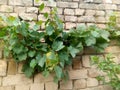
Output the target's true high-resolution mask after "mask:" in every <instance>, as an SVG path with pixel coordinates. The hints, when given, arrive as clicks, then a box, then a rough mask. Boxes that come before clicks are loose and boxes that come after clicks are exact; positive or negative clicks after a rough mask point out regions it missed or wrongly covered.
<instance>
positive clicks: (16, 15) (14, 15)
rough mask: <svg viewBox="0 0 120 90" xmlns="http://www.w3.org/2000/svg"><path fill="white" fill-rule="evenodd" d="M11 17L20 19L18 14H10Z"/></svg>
mask: <svg viewBox="0 0 120 90" xmlns="http://www.w3.org/2000/svg"><path fill="white" fill-rule="evenodd" d="M8 15H9V16H13V17H17V18H18V14H17V13H9V14H8Z"/></svg>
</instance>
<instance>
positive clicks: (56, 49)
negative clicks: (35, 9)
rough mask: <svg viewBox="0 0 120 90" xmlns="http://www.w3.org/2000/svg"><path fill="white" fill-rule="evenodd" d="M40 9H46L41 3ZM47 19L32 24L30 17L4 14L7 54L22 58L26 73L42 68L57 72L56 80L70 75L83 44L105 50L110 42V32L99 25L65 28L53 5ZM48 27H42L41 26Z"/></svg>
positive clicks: (37, 71) (19, 60)
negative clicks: (31, 25)
mask: <svg viewBox="0 0 120 90" xmlns="http://www.w3.org/2000/svg"><path fill="white" fill-rule="evenodd" d="M39 10H40V11H41V10H44V4H41V5H40V7H39ZM44 17H45V18H46V21H45V22H43V21H42V20H39V21H35V23H36V24H35V25H34V26H33V27H32V28H30V24H29V23H28V22H27V21H24V20H22V21H21V20H20V19H19V18H15V17H12V16H10V17H5V16H1V19H0V20H1V21H0V23H1V24H2V25H1V26H2V27H0V28H1V32H2V33H1V34H0V38H1V39H2V40H4V43H5V46H4V55H5V56H6V57H8V56H9V55H12V57H13V58H14V60H15V62H17V63H19V62H23V63H24V65H23V69H22V70H23V72H24V74H25V75H26V76H27V77H32V76H33V75H34V74H36V73H39V72H42V73H43V75H44V76H46V77H47V76H48V75H49V74H50V73H55V78H54V80H55V81H56V82H58V81H59V80H61V79H64V80H65V79H67V78H68V72H67V71H66V70H65V67H66V66H67V65H71V64H72V58H74V57H75V56H76V55H77V54H78V53H79V52H81V51H82V50H83V49H84V47H92V48H95V49H96V50H97V51H103V50H104V48H105V47H106V46H107V45H108V42H109V32H108V31H105V30H102V29H100V28H98V27H96V26H91V27H86V26H78V27H77V28H76V29H74V28H73V29H71V30H70V31H69V32H66V31H65V30H64V27H63V22H62V21H61V20H60V19H59V17H58V15H57V10H56V9H55V8H54V9H53V10H52V11H51V12H50V13H49V14H48V13H45V14H44ZM41 25H44V26H45V29H44V30H43V31H40V26H41Z"/></svg>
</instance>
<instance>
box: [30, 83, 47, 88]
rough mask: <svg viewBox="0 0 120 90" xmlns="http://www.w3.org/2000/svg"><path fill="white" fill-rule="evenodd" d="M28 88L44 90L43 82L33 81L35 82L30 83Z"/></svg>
mask: <svg viewBox="0 0 120 90" xmlns="http://www.w3.org/2000/svg"><path fill="white" fill-rule="evenodd" d="M30 90H45V89H44V83H40V84H39V83H35V84H32V85H31V87H30Z"/></svg>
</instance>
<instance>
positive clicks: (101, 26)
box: [97, 24, 106, 29]
mask: <svg viewBox="0 0 120 90" xmlns="http://www.w3.org/2000/svg"><path fill="white" fill-rule="evenodd" d="M97 26H98V27H99V28H102V29H105V28H106V25H105V24H97Z"/></svg>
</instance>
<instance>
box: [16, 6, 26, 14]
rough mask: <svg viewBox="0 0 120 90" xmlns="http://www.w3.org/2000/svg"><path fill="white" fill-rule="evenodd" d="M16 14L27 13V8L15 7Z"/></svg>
mask: <svg viewBox="0 0 120 90" xmlns="http://www.w3.org/2000/svg"><path fill="white" fill-rule="evenodd" d="M14 12H15V13H25V7H20V6H19V7H18V6H17V7H15V9H14Z"/></svg>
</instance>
